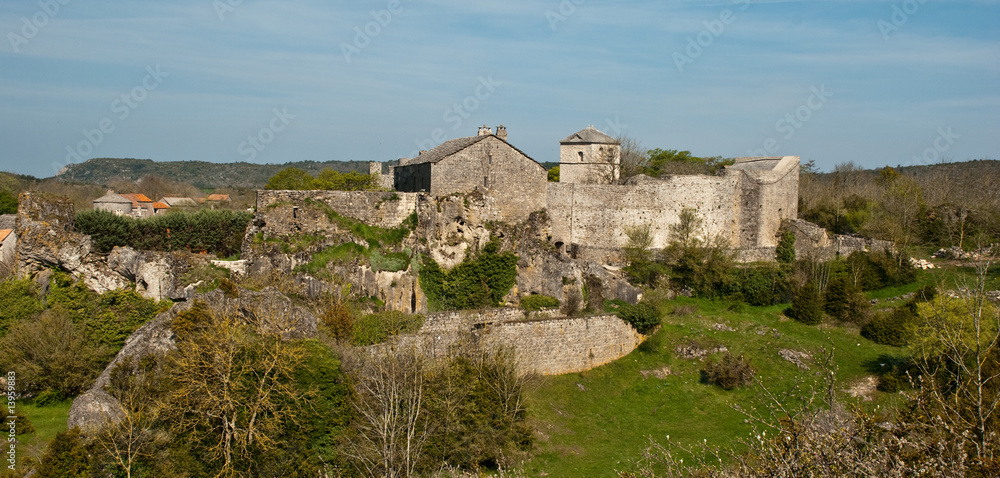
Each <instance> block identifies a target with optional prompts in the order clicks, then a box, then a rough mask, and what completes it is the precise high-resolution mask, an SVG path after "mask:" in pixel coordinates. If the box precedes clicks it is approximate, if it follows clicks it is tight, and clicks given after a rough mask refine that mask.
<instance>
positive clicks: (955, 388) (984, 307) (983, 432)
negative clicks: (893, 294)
mask: <svg viewBox="0 0 1000 478" xmlns="http://www.w3.org/2000/svg"><path fill="white" fill-rule="evenodd" d="M991 265H992V260H990V259H984V260H981V261H976V262H974V263H973V266H974V267H975V270H976V274H975V277H974V279H973V281H972V282H961V281H960V282H959V284H958V285H959V288H958V291H956V292H954V293H951V294H942V295H941V296H939V297H937V298H936V299H935V300H933V301H931V302H928V303H923V304H920V305H918V313H919V315H920V317H921V318H922V319H923V323H922V324H920V325H919V326H918V328H917V329H916V331H915V334H914V335H915V338H914V342H915V346H914V350H915V352H916V353H917V358H918V365H919V367H920V370H921V372H922V378H923V380H922V383H921V385H922V393H921V395H920V397H918V405H919V407H920V408H922V409H923V410H924V411H926V412H927V413H931V414H936V415H939V416H941V417H943V418H944V419H945V421H946V422H947V423H948V424H949V425H950V426H951V427H952V428H954V429H956V430H957V431H958V432H959V433H960V434H961V435H962V436H967V437H969V442H970V444H971V445H972V448H973V449H974V450H975V456H976V457H977V458H978V459H979V460H981V461H989V460H993V459H994V458H995V457H996V456H997V454H998V451H1000V450H998V448H1000V443H998V440H1000V437H998V436H997V430H998V429H1000V413H998V412H1000V365H998V357H1000V309H998V308H997V307H996V306H995V305H993V304H992V303H990V301H989V299H988V298H987V295H986V284H987V278H988V272H987V271H988V270H989V268H990V266H991Z"/></svg>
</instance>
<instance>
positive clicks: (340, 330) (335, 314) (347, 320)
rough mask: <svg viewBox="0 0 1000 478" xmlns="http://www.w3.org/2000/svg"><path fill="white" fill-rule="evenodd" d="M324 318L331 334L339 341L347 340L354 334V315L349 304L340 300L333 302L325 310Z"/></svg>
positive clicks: (324, 322)
mask: <svg viewBox="0 0 1000 478" xmlns="http://www.w3.org/2000/svg"><path fill="white" fill-rule="evenodd" d="M322 320H323V325H325V326H326V328H327V329H329V331H330V335H332V336H333V338H335V339H337V340H338V341H341V342H346V341H349V340H351V338H352V337H353V336H354V316H353V314H351V309H350V308H348V307H347V305H345V304H343V303H339V302H334V303H331V304H330V305H329V306H327V308H326V310H324V311H323V318H322Z"/></svg>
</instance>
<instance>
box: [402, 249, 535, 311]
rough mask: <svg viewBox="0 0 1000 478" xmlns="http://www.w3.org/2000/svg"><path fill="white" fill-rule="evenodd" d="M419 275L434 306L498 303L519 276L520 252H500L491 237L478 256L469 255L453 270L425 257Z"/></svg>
mask: <svg viewBox="0 0 1000 478" xmlns="http://www.w3.org/2000/svg"><path fill="white" fill-rule="evenodd" d="M419 278H420V287H421V288H422V289H423V291H424V294H426V295H427V303H428V305H429V306H430V308H431V309H432V310H463V309H470V308H476V307H486V306H498V305H500V303H501V301H502V300H503V297H504V296H505V295H507V292H509V291H510V288H511V287H513V286H514V282H515V281H516V280H517V256H516V255H514V254H513V253H510V252H504V253H500V252H499V246H498V245H497V243H496V242H492V241H491V242H489V243H487V244H486V246H484V247H483V250H482V252H480V253H479V255H478V256H477V257H476V258H474V259H472V258H470V257H466V258H465V260H464V261H462V263H461V264H459V265H457V266H455V267H454V268H452V270H450V271H444V270H442V269H441V267H440V266H438V264H437V262H435V261H434V260H433V259H431V258H429V257H425V258H424V261H423V268H422V269H421V270H420V277H419Z"/></svg>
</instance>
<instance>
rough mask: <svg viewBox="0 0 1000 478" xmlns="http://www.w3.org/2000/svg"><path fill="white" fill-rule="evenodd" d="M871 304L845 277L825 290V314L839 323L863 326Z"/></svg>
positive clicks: (834, 281) (835, 280)
mask: <svg viewBox="0 0 1000 478" xmlns="http://www.w3.org/2000/svg"><path fill="white" fill-rule="evenodd" d="M870 308H871V303H869V302H868V298H867V297H865V294H864V293H863V292H861V288H860V287H858V286H856V285H854V283H853V282H851V281H850V280H849V279H848V278H846V277H839V278H837V279H834V280H833V281H831V282H830V286H829V287H828V288H827V290H826V312H827V313H828V314H830V315H831V316H832V317H833V318H835V319H837V320H839V321H841V322H851V323H854V324H858V325H864V324H865V323H866V322H867V321H868V310H869V309H870Z"/></svg>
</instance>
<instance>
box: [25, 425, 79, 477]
mask: <svg viewBox="0 0 1000 478" xmlns="http://www.w3.org/2000/svg"><path fill="white" fill-rule="evenodd" d="M91 461H92V460H91V454H90V452H89V451H88V449H87V444H86V441H85V440H84V438H83V437H82V436H81V434H80V429H78V428H74V429H72V430H68V431H64V432H59V433H57V434H56V436H55V438H53V439H52V441H51V442H49V446H48V448H47V449H46V450H45V454H44V455H42V459H41V463H39V465H38V468H37V470H38V474H37V475H36V476H38V478H88V477H89V476H90V473H91V469H92V465H91Z"/></svg>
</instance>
